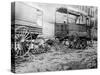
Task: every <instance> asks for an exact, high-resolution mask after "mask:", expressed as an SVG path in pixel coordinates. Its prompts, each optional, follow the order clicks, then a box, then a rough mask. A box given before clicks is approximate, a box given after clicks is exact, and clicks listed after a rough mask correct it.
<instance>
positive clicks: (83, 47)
mask: <svg viewBox="0 0 100 75" xmlns="http://www.w3.org/2000/svg"><path fill="white" fill-rule="evenodd" d="M86 46H87V41H86V40H85V39H82V40H81V42H80V48H81V49H85V48H86Z"/></svg>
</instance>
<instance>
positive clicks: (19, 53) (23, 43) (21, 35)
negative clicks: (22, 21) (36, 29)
mask: <svg viewBox="0 0 100 75" xmlns="http://www.w3.org/2000/svg"><path fill="white" fill-rule="evenodd" d="M29 39H32V38H31V34H30V33H29V31H28V29H27V28H25V27H21V28H17V29H16V30H15V57H16V58H17V57H24V56H25V55H26V54H27V53H28V52H29V42H28V40H29Z"/></svg>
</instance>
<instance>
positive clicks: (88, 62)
mask: <svg viewBox="0 0 100 75" xmlns="http://www.w3.org/2000/svg"><path fill="white" fill-rule="evenodd" d="M96 61H97V44H96V43H95V44H94V46H93V47H88V48H86V49H85V50H75V49H68V48H67V49H66V50H63V51H61V50H60V51H55V50H52V51H51V52H48V53H42V54H38V55H31V58H30V59H29V60H28V61H23V62H20V63H19V64H16V73H28V72H45V71H62V70H72V69H90V68H96V67H97V62H96Z"/></svg>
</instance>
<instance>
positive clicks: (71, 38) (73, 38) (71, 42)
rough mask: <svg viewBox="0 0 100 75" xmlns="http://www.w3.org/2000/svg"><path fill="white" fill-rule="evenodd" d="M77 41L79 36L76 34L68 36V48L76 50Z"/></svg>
mask: <svg viewBox="0 0 100 75" xmlns="http://www.w3.org/2000/svg"><path fill="white" fill-rule="evenodd" d="M78 39H79V36H78V34H77V33H73V34H72V35H71V36H69V38H68V41H69V47H70V48H76V46H77V41H78Z"/></svg>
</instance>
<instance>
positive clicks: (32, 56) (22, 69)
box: [11, 1, 98, 73]
mask: <svg viewBox="0 0 100 75" xmlns="http://www.w3.org/2000/svg"><path fill="white" fill-rule="evenodd" d="M97 12H98V11H97V7H96V6H84V5H68V4H49V3H35V2H20V1H19V2H12V3H11V71H12V72H14V73H30V72H47V71H67V70H80V69H95V68H97V66H98V64H97V40H98V39H97V37H98V36H97V30H98V28H97V26H98V22H97V21H98V15H97V14H98V13H97Z"/></svg>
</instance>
